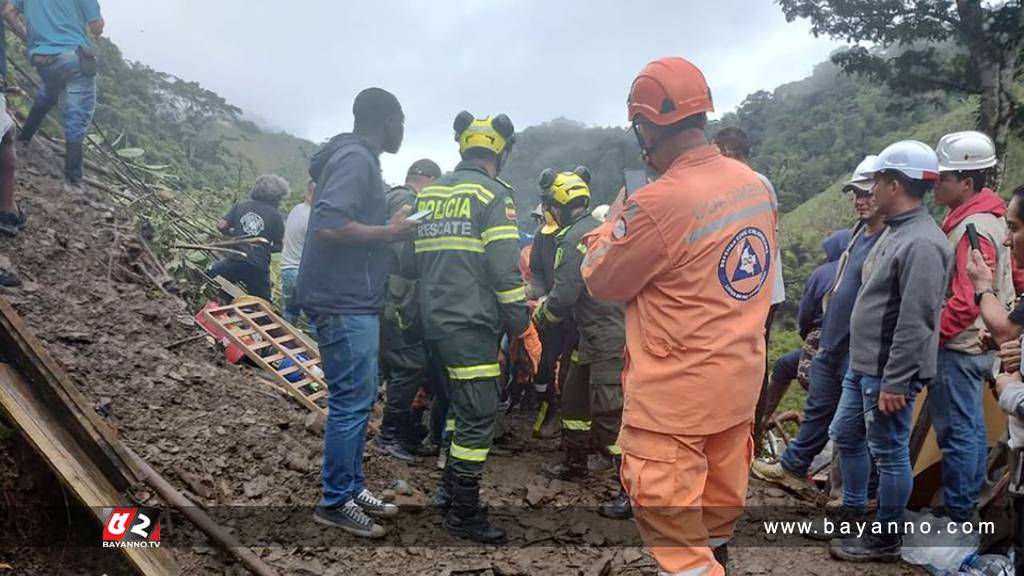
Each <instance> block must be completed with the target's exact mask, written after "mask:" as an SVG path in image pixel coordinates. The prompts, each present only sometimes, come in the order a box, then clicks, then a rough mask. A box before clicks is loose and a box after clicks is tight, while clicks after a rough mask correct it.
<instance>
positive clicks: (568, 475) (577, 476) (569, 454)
mask: <svg viewBox="0 0 1024 576" xmlns="http://www.w3.org/2000/svg"><path fill="white" fill-rule="evenodd" d="M540 471H541V473H542V474H544V475H545V476H547V477H548V478H553V479H555V480H565V481H568V482H571V481H574V480H581V479H583V478H585V477H586V476H587V453H586V452H584V451H583V450H580V449H579V448H569V449H568V450H566V451H565V459H563V460H562V461H561V462H556V463H554V464H542V465H541V467H540Z"/></svg>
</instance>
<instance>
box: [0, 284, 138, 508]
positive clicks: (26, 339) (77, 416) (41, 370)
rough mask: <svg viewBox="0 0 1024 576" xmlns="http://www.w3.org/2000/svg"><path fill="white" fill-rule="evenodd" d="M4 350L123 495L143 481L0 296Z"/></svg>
mask: <svg viewBox="0 0 1024 576" xmlns="http://www.w3.org/2000/svg"><path fill="white" fill-rule="evenodd" d="M0 351H3V352H2V354H3V356H4V358H6V361H7V362H8V363H10V364H11V365H13V366H14V367H15V368H16V369H17V371H18V373H19V374H21V376H22V378H24V379H25V380H26V381H27V382H28V384H29V385H30V386H31V387H32V395H33V398H34V399H35V400H37V401H38V402H39V403H40V405H41V406H43V407H45V409H46V412H47V414H48V415H49V417H50V418H52V419H53V420H54V422H56V423H58V424H59V425H60V426H61V427H62V428H63V429H65V430H67V432H68V433H69V434H70V436H71V438H74V439H75V440H76V443H77V445H78V448H79V449H80V450H81V451H82V452H83V453H84V454H85V455H87V456H88V457H89V459H90V460H91V461H92V462H93V463H94V464H95V465H96V467H97V468H99V470H100V471H101V472H102V473H103V475H104V477H105V478H106V480H107V481H108V482H110V484H111V485H113V487H114V488H115V489H116V490H117V491H119V492H123V491H125V490H127V489H128V488H130V487H131V486H132V485H133V484H135V483H137V482H138V481H139V479H140V478H141V475H140V473H139V470H138V468H137V467H136V466H135V464H134V462H133V461H132V460H131V458H130V457H129V456H128V454H127V453H126V452H125V451H124V448H123V447H122V446H121V443H120V441H119V440H118V439H117V435H116V434H115V433H114V431H113V430H112V429H111V428H110V426H108V425H107V424H106V422H104V421H103V420H102V419H101V418H100V417H99V415H98V414H96V411H95V410H94V409H93V404H92V402H90V401H89V400H87V399H86V397H85V396H84V395H83V394H82V393H81V392H80V391H79V390H78V387H77V386H76V385H75V384H74V383H73V382H71V379H70V377H68V375H67V373H66V372H64V370H63V369H62V368H61V367H60V366H59V365H58V364H57V362H55V361H54V360H53V358H52V357H51V356H50V354H49V353H48V352H47V351H46V348H45V347H44V346H43V344H42V342H40V341H39V340H38V339H37V338H36V337H35V335H34V334H33V332H32V330H30V329H29V327H28V326H27V325H26V324H25V322H24V320H22V319H21V317H20V316H19V315H18V313H17V312H16V311H15V310H14V308H13V307H12V306H11V305H10V303H8V302H7V301H6V300H5V299H4V298H2V297H0Z"/></svg>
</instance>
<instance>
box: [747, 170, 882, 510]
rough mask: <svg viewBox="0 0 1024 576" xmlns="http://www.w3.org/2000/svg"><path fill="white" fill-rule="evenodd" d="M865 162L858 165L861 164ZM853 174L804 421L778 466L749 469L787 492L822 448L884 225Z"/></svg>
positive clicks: (801, 484) (865, 186) (801, 481)
mask: <svg viewBox="0 0 1024 576" xmlns="http://www.w3.org/2000/svg"><path fill="white" fill-rule="evenodd" d="M866 164H868V165H870V162H867V161H865V162H863V163H862V164H861V166H865V165H866ZM860 168H861V167H858V172H855V173H854V175H853V178H852V179H851V180H850V181H849V182H848V183H847V184H846V185H845V186H844V187H843V191H844V192H848V193H852V196H853V207H854V210H856V211H857V217H858V219H859V220H860V222H859V223H858V224H857V227H856V228H855V229H854V234H853V238H852V239H851V240H850V243H849V246H848V247H847V249H846V251H845V252H844V253H843V255H842V256H840V258H839V262H838V270H837V273H836V276H835V285H834V286H833V287H832V288H831V291H830V292H829V293H828V294H826V295H825V297H824V299H823V300H824V301H823V308H824V314H823V316H822V322H821V337H820V341H819V346H818V353H817V355H816V356H815V357H814V360H813V361H812V364H811V382H810V388H809V389H808V393H807V400H806V404H805V405H804V420H803V422H802V423H801V424H800V430H799V432H798V433H797V437H796V438H795V439H794V440H793V441H792V442H790V443H789V445H788V446H787V447H786V451H785V452H784V453H783V454H782V459H781V460H780V461H779V462H776V463H773V464H770V463H767V462H764V461H761V460H755V461H754V464H753V468H752V471H753V473H754V475H755V476H757V477H758V478H761V479H762V480H767V481H769V482H774V483H776V484H779V485H782V486H785V487H787V488H790V489H792V490H796V491H803V490H806V489H807V488H808V486H809V485H808V483H807V480H806V478H807V472H808V469H809V468H810V466H811V462H812V461H813V460H814V458H815V457H816V456H817V455H818V454H819V453H820V452H821V451H822V449H824V448H825V445H826V444H828V439H829V436H828V430H829V424H831V422H832V418H833V416H835V413H836V408H837V407H838V405H839V398H840V396H841V395H842V391H843V378H844V377H845V376H846V370H847V367H848V365H849V356H850V316H851V314H852V313H853V303H854V302H855V301H856V300H857V292H858V290H860V284H861V272H862V271H863V268H864V262H865V260H866V259H867V256H868V254H869V253H870V252H871V249H872V248H874V246H875V244H876V242H877V241H878V239H879V238H880V237H881V235H882V231H883V228H884V226H885V221H884V218H883V216H882V214H880V213H879V212H878V208H877V207H876V206H875V202H874V197H873V195H872V193H871V186H872V184H873V182H874V181H873V180H872V179H869V178H866V177H862V176H860V175H859V171H860Z"/></svg>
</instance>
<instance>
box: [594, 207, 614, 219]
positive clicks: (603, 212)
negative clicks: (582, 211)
mask: <svg viewBox="0 0 1024 576" xmlns="http://www.w3.org/2000/svg"><path fill="white" fill-rule="evenodd" d="M611 209H612V207H611V206H609V205H607V204H601V205H600V206H598V207H597V208H594V211H593V212H591V213H590V214H591V215H592V216H593V217H594V218H597V219H598V220H600V221H601V222H604V221H605V220H607V219H608V211H609V210H611Z"/></svg>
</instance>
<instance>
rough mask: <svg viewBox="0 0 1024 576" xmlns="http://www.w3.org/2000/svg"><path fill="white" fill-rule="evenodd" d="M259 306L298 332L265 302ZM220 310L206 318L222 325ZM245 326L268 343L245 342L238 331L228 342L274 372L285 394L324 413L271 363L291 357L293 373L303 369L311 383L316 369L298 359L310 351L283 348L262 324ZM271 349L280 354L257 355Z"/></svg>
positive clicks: (228, 332)
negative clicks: (271, 361) (272, 360)
mask: <svg viewBox="0 0 1024 576" xmlns="http://www.w3.org/2000/svg"><path fill="white" fill-rule="evenodd" d="M252 306H254V304H245V307H252ZM255 306H258V307H259V308H260V309H261V311H262V312H265V313H266V314H267V315H268V316H269V317H270V318H271V320H272V322H273V323H275V324H279V325H280V326H281V327H283V328H285V329H286V330H295V328H293V327H291V325H290V324H288V323H287V322H285V321H284V320H282V319H280V318H279V317H278V316H277V315H276V314H274V313H273V312H272V311H271V310H269V309H268V308H266V306H265V305H264V304H262V303H260V304H255ZM225 308H230V309H234V310H236V311H237V312H238V314H239V315H241V316H245V314H246V313H244V312H242V311H241V310H238V308H240V307H239V306H231V307H225ZM219 310H222V309H216V308H215V309H212V310H208V311H206V312H204V314H206V317H207V318H208V319H210V320H211V321H212V322H214V323H217V324H219V323H220V321H219V319H218V318H217V317H216V314H217V313H218V311H219ZM244 325H245V327H246V329H252V330H255V331H256V334H259V335H260V336H262V337H263V339H264V341H263V342H259V343H256V344H252V343H246V342H242V340H241V338H240V337H239V336H238V334H237V333H235V332H232V331H230V330H228V331H226V332H227V337H228V339H229V340H231V342H232V343H233V344H235V345H236V346H238V347H240V348H242V349H243V350H245V352H246V356H247V357H248V358H249V359H250V360H251V361H252V362H253V363H255V364H256V365H257V366H259V367H260V368H262V369H263V370H266V371H267V372H270V373H271V374H273V375H274V378H275V379H276V380H277V381H278V383H279V384H280V385H281V387H282V388H283V389H284V390H285V391H287V392H288V393H289V394H290V395H291V396H292V397H293V398H295V399H296V400H298V401H299V402H300V403H301V404H302V405H304V406H305V407H306V408H307V409H309V410H310V411H313V412H316V413H320V414H322V413H324V409H323V408H321V407H320V406H317V405H316V403H314V402H313V401H311V400H309V399H308V398H307V397H306V395H305V394H303V393H302V391H301V390H298V389H297V388H295V387H294V386H293V385H292V383H291V382H289V381H288V379H287V378H285V377H284V376H282V375H281V374H280V373H279V372H278V370H277V368H275V367H274V366H272V365H271V363H270V362H269V361H268V358H276V360H275V361H277V360H283V359H285V358H288V359H289V360H291V362H292V366H293V367H294V368H295V370H293V371H292V372H297V371H299V370H301V371H302V372H303V374H304V375H305V376H306V378H305V379H306V380H308V379H309V378H310V377H311V376H312V377H313V378H316V375H315V374H313V372H312V370H310V369H309V368H308V367H306V366H305V364H307V363H308V362H301V361H300V360H299V359H298V357H297V356H298V354H301V353H304V352H306V350H305V349H303V348H295V349H288V348H285V347H283V346H281V345H280V344H279V343H277V342H276V341H275V339H274V338H272V337H271V336H270V335H269V334H267V332H266V330H264V329H263V327H262V326H260V325H259V324H257V323H255V322H252V321H249V320H248V319H247V321H246V322H245V324H244ZM268 347H273V348H275V349H276V350H277V354H274V355H272V356H270V357H268V358H264V357H262V356H260V355H259V354H258V353H257V351H259V350H262V349H264V348H268ZM278 356H280V357H279V358H278ZM315 360H316V361H317V362H319V360H320V359H319V356H317V357H316V358H315ZM317 381H319V382H321V384H322V385H323V387H324V388H326V384H323V382H322V380H319V379H318V380H317ZM307 383H308V382H307Z"/></svg>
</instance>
